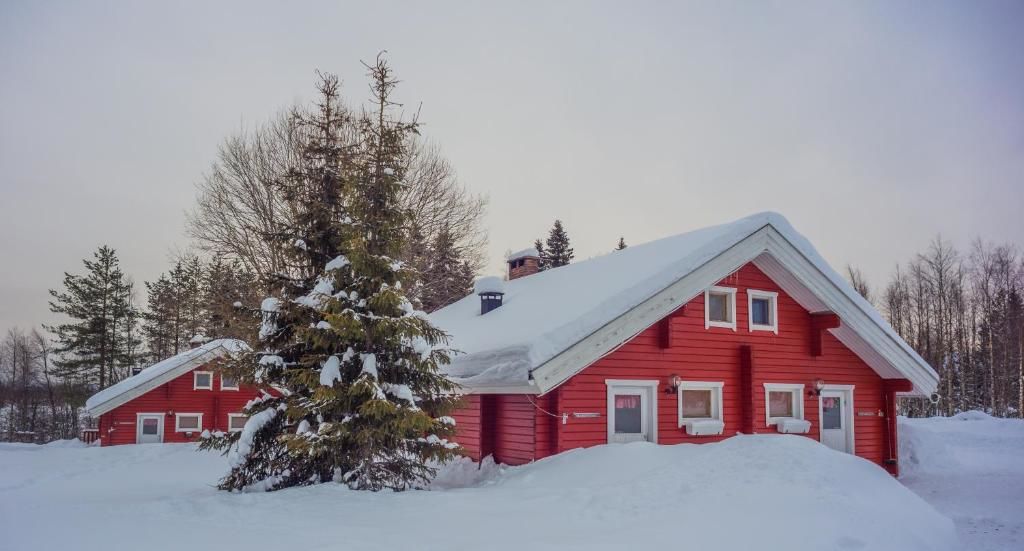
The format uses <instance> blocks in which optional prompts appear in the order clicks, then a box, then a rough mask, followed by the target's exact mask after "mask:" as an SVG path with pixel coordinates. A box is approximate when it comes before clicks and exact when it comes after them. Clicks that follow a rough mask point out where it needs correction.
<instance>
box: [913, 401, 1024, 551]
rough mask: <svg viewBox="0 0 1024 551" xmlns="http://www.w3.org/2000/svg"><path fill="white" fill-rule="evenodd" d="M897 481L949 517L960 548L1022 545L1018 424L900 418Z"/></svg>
mask: <svg viewBox="0 0 1024 551" xmlns="http://www.w3.org/2000/svg"><path fill="white" fill-rule="evenodd" d="M900 440H901V441H900V455H901V457H902V459H903V473H902V477H901V479H900V480H901V481H902V482H903V483H904V484H906V485H907V486H908V487H909V488H910V489H912V490H913V491H914V492H916V493H917V494H918V495H920V496H921V497H923V498H924V499H925V500H927V501H928V502H930V503H931V504H932V505H934V506H935V508H936V509H938V510H939V511H940V512H942V513H943V514H945V515H946V516H948V517H950V518H952V519H953V521H954V522H955V523H956V528H957V533H958V534H959V536H960V541H961V542H962V545H963V549H965V550H970V551H989V550H1000V551H1002V550H1009V549H1014V550H1017V549H1024V422H1022V421H1020V420H1015V419H994V418H992V417H989V416H988V415H985V414H984V413H979V412H968V413H961V414H960V415H957V416H955V417H951V418H931V419H900Z"/></svg>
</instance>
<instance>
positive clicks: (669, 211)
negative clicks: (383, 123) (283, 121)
mask: <svg viewBox="0 0 1024 551" xmlns="http://www.w3.org/2000/svg"><path fill="white" fill-rule="evenodd" d="M166 4H171V3H156V2H131V3H129V2H124V3H98V2H88V3H85V2H82V3H63V2H28V1H25V2H11V1H8V2H4V3H3V4H2V5H0V204H2V210H0V236H2V237H0V331H5V330H6V329H7V328H8V327H11V326H14V325H20V326H23V327H29V326H32V325H35V324H38V323H40V322H43V321H47V320H50V319H51V318H50V316H49V314H48V312H47V305H46V303H47V298H48V295H47V289H48V288H56V287H59V286H60V284H61V280H62V272H64V271H72V272H78V271H80V270H81V259H82V258H83V257H87V256H90V255H91V254H92V252H93V251H94V250H95V248H96V247H97V246H98V245H100V244H109V245H110V246H112V247H115V248H116V249H117V250H118V253H119V255H120V257H121V261H122V265H123V267H124V269H125V271H126V272H127V273H129V274H130V275H131V276H132V277H133V278H134V279H135V280H136V281H137V282H138V284H139V286H140V287H141V284H142V281H145V280H152V279H154V278H155V277H156V276H157V275H158V274H159V273H160V272H161V271H164V270H166V269H167V264H168V257H169V255H170V253H171V252H172V251H174V250H180V249H182V248H185V247H187V246H188V240H187V238H186V237H185V235H184V222H185V217H184V213H185V212H186V211H187V210H188V209H189V208H190V207H191V205H192V204H193V201H194V199H195V183H196V182H197V181H198V180H199V179H200V178H201V177H202V175H203V173H204V171H206V170H207V169H208V167H209V166H210V164H211V162H212V161H213V160H214V157H215V154H216V150H217V146H218V144H219V143H220V142H221V141H222V140H223V139H224V138H225V137H226V136H228V135H229V134H231V133H233V132H237V131H238V130H239V129H240V128H243V127H247V126H252V125H255V124H259V123H260V122H262V121H264V120H265V119H267V118H268V117H270V116H271V115H272V114H274V113H275V112H277V111H279V110H280V109H282V108H284V107H287V106H289V105H292V104H294V103H295V102H306V101H309V100H310V99H311V98H312V97H313V84H314V81H315V70H316V69H320V70H324V71H329V72H335V73H338V74H339V75H340V76H341V77H342V79H343V81H344V83H345V85H346V90H345V91H346V95H347V96H348V98H349V99H350V100H351V101H352V102H353V103H358V102H360V101H362V100H363V99H364V98H365V97H366V85H365V84H366V80H365V78H364V76H363V72H364V71H363V69H362V67H361V66H360V64H359V61H360V60H361V59H366V60H369V59H372V58H373V57H374V55H375V54H376V53H377V52H378V51H379V50H383V49H386V50H388V52H389V54H390V59H391V61H392V64H393V67H394V68H395V69H396V71H397V73H398V76H399V77H400V78H401V79H402V80H403V81H404V83H403V85H402V87H401V89H400V90H399V99H400V100H402V101H404V102H406V103H407V104H408V105H412V106H415V105H417V104H418V103H420V102H422V116H421V118H422V121H423V122H425V123H426V126H425V127H424V133H425V134H426V135H427V136H428V137H429V138H431V139H432V140H435V141H436V142H438V143H439V144H440V146H441V147H442V148H443V150H444V152H445V154H446V155H447V156H448V157H449V158H450V159H451V161H452V162H453V164H454V165H455V167H456V168H457V170H458V172H459V176H460V179H461V180H462V182H464V183H465V184H466V185H467V186H469V187H470V188H471V189H473V190H474V191H477V192H480V193H483V194H486V195H487V196H489V198H490V202H491V203H490V212H489V214H488V227H489V230H490V243H491V246H490V253H491V260H492V267H491V270H492V271H494V272H497V271H498V270H500V267H501V256H502V253H503V252H504V251H506V250H507V249H519V248H523V247H526V246H529V245H530V244H531V243H532V241H533V239H534V238H535V237H538V236H541V235H543V234H544V233H545V232H546V231H547V229H548V228H549V227H550V225H551V222H552V221H553V220H554V219H555V218H561V219H562V220H563V221H564V223H565V227H566V228H567V230H568V231H569V234H570V237H571V238H572V242H573V244H574V246H575V248H576V256H577V258H587V257H589V256H593V255H597V254H601V253H604V252H606V251H608V250H609V249H611V248H612V247H613V246H614V245H615V243H616V241H617V239H618V238H619V236H620V235H622V236H624V237H625V238H626V241H627V242H629V243H640V242H643V241H648V240H651V239H655V238H658V237H663V236H666V235H671V234H675V233H680V232H684V231H687V230H690V229H694V228H698V227H701V226H705V225H710V224H715V223H720V222H724V221H729V220H732V219H735V218H738V217H740V216H744V215H747V214H750V213H753V212H757V211H762V210H776V211H779V212H781V213H783V214H784V215H786V216H787V217H788V218H789V219H790V221H791V222H792V223H793V224H794V225H795V226H796V228H797V229H798V230H799V231H801V232H802V233H804V234H805V235H806V236H808V237H809V238H810V239H811V241H812V242H814V243H815V244H816V246H817V247H818V248H819V250H820V251H821V252H822V253H823V254H824V255H825V257H826V258H827V259H828V260H829V261H831V262H832V263H833V265H834V266H836V267H837V268H842V267H843V266H844V265H845V264H846V263H852V264H854V265H856V266H859V267H861V268H862V269H863V270H864V271H865V272H866V273H867V275H868V276H869V278H870V279H871V280H872V281H873V282H875V283H878V284H880V283H882V282H884V280H885V279H886V278H887V277H888V274H889V272H890V271H891V270H892V268H893V267H894V266H895V265H896V264H897V263H898V262H903V261H906V260H907V259H909V258H910V257H911V255H912V254H913V253H915V252H917V251H920V250H923V249H924V248H926V247H927V245H928V243H929V241H930V240H931V239H932V238H933V237H934V236H935V235H936V234H939V233H941V234H942V235H943V236H944V237H947V238H949V239H950V240H951V241H953V242H954V244H956V245H958V246H966V245H967V243H968V242H969V241H970V239H971V238H973V237H975V236H982V237H984V238H986V239H990V240H994V241H1013V242H1016V243H1017V244H1019V245H1020V244H1024V218H1022V209H1024V32H1022V31H1021V29H1022V28H1024V3H1022V2H1015V1H1005V2H998V1H985V2H933V1H927V2H893V3H886V4H882V3H877V4H876V3H869V2H842V3H823V2H815V3H813V4H812V3H800V2H785V3H779V4H773V3H768V2H742V3H724V2H702V3H699V4H698V3H675V2H674V3H668V2H666V3H654V2H649V3H644V2H629V3H627V2H618V3H615V4H607V5H602V4H599V3H596V2H586V3H559V2H536V3H524V2H519V1H516V2H504V3H502V4H501V5H495V6H491V7H485V6H482V5H480V4H482V3H478V2H472V3H470V2H465V3H449V2H415V3H414V2H409V3H394V4H392V3H387V2H367V3H354V2H352V3H342V2H331V3H325V4H308V3H301V2H287V3H286V2H270V3H267V4H266V5H263V4H262V3H258V2H251V1H247V2H239V3H235V4H231V3H228V2H197V3H194V4H189V3H185V2H174V3H173V4H176V5H175V6H168V5H166ZM299 4H302V6H303V7H301V8H299V7H297V5H299ZM140 298H142V297H140Z"/></svg>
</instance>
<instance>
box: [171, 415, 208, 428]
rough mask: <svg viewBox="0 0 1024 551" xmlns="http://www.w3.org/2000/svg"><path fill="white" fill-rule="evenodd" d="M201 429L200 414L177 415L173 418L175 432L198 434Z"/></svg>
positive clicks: (201, 418) (201, 420) (201, 417)
mask: <svg viewBox="0 0 1024 551" xmlns="http://www.w3.org/2000/svg"><path fill="white" fill-rule="evenodd" d="M202 429H203V414H202V413H178V414H176V415H175V416H174V431H175V432H199V431H201V430H202Z"/></svg>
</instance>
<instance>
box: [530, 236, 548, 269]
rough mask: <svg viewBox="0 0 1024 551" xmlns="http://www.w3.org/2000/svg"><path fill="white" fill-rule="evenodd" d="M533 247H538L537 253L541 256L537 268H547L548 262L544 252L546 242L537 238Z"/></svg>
mask: <svg viewBox="0 0 1024 551" xmlns="http://www.w3.org/2000/svg"><path fill="white" fill-rule="evenodd" d="M533 248H534V249H537V255H538V256H539V258H537V268H538V269H539V270H540V271H544V270H547V269H548V263H547V260H546V253H545V252H544V242H543V241H541V240H540V239H535V240H534V241H533Z"/></svg>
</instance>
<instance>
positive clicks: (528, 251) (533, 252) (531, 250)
mask: <svg viewBox="0 0 1024 551" xmlns="http://www.w3.org/2000/svg"><path fill="white" fill-rule="evenodd" d="M529 256H532V257H539V256H540V252H538V251H537V249H536V248H535V247H527V248H525V249H523V250H521V251H516V252H514V253H512V254H510V255H508V258H507V259H506V260H507V261H508V262H512V261H513V260H519V259H520V258H526V257H529Z"/></svg>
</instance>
